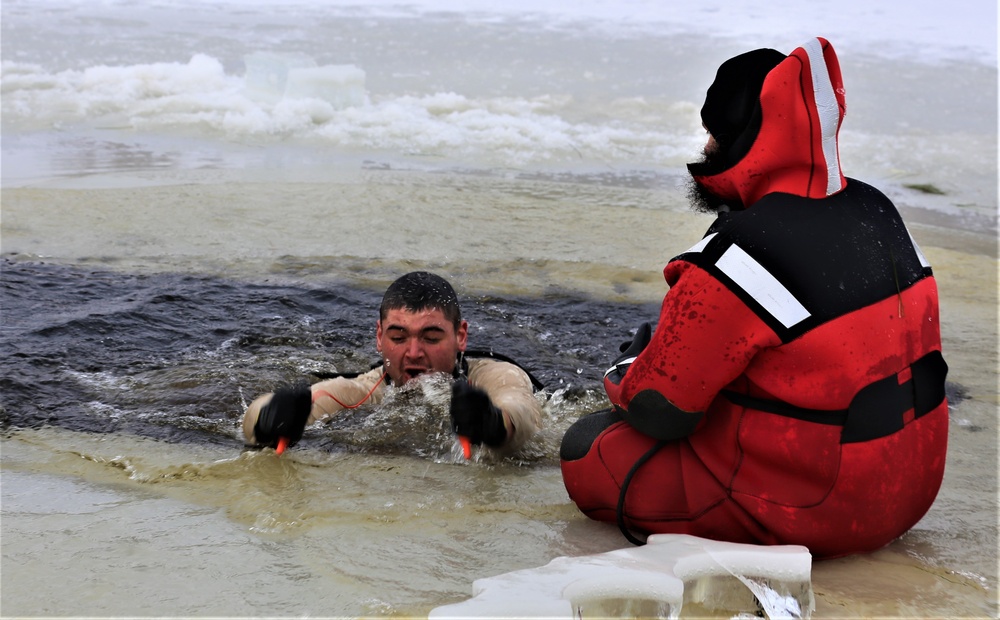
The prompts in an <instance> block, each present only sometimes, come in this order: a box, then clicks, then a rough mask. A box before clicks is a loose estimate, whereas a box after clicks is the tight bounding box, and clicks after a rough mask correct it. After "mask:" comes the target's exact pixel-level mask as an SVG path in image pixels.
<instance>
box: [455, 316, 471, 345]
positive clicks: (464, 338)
mask: <svg viewBox="0 0 1000 620" xmlns="http://www.w3.org/2000/svg"><path fill="white" fill-rule="evenodd" d="M455 338H456V339H457V340H458V350H459V351H465V347H466V345H467V344H468V343H469V323H468V321H464V320H463V321H462V322H461V323H459V325H458V329H457V330H455Z"/></svg>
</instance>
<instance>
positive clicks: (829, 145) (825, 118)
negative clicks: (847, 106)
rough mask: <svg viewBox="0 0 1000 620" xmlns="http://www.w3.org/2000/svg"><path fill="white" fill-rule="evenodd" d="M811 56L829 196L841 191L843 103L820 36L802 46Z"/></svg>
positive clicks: (814, 94) (814, 95)
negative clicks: (839, 151) (839, 142)
mask: <svg viewBox="0 0 1000 620" xmlns="http://www.w3.org/2000/svg"><path fill="white" fill-rule="evenodd" d="M802 47H803V48H804V49H805V51H806V54H808V55H809V69H810V71H811V72H812V83H813V98H814V103H815V105H816V112H817V114H819V126H820V132H821V134H822V139H823V157H824V158H825V159H826V195H827V196H829V195H831V194H833V193H835V192H838V191H840V160H839V159H838V157H837V129H838V126H839V124H840V106H839V105H838V104H837V94H836V93H835V92H833V84H832V83H831V82H830V72H829V71H827V68H826V59H825V58H824V57H823V48H822V46H821V45H820V43H819V39H811V40H810V41H809V42H808V43H806V44H805V45H803V46H802Z"/></svg>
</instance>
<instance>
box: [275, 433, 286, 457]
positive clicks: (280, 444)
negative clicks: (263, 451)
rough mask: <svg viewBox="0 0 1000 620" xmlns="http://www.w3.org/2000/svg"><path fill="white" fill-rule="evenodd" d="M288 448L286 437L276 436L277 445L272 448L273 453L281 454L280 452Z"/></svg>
mask: <svg viewBox="0 0 1000 620" xmlns="http://www.w3.org/2000/svg"><path fill="white" fill-rule="evenodd" d="M287 448H288V437H278V447H277V448H275V449H274V453H275V454H277V455H278V456H281V453H282V452H284V451H285V450H286V449H287Z"/></svg>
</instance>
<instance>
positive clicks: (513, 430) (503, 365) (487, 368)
mask: <svg viewBox="0 0 1000 620" xmlns="http://www.w3.org/2000/svg"><path fill="white" fill-rule="evenodd" d="M469 385H471V386H473V387H476V388H479V389H481V390H483V391H484V392H486V394H487V395H489V397H490V400H491V401H492V402H493V404H494V405H496V407H497V408H498V409H500V411H502V412H503V417H504V424H505V425H506V426H507V443H506V444H504V446H503V451H505V452H513V451H515V450H518V449H519V448H521V446H523V445H524V444H525V442H527V441H528V439H530V438H531V436H532V435H534V434H535V433H536V432H537V431H538V429H540V428H541V427H542V405H541V403H539V402H538V399H536V398H535V394H534V391H533V390H532V386H531V379H529V378H528V374H527V373H526V372H524V371H523V370H521V369H520V368H518V367H517V366H516V365H514V364H511V363H509V362H501V361H499V360H494V359H489V358H481V359H470V360H469Z"/></svg>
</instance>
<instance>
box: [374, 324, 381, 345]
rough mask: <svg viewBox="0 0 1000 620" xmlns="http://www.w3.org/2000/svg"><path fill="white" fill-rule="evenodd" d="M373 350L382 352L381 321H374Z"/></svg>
mask: <svg viewBox="0 0 1000 620" xmlns="http://www.w3.org/2000/svg"><path fill="white" fill-rule="evenodd" d="M375 350H376V351H378V352H379V353H381V352H382V321H381V320H378V321H375Z"/></svg>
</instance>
